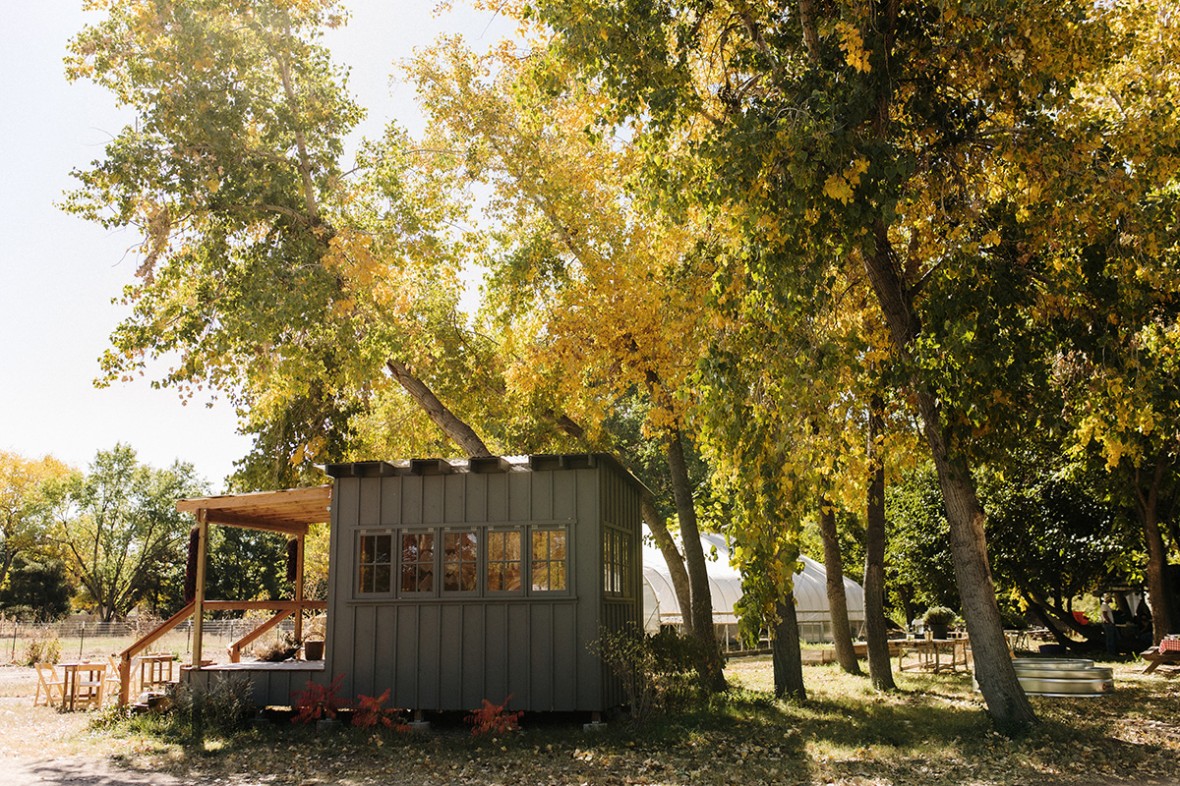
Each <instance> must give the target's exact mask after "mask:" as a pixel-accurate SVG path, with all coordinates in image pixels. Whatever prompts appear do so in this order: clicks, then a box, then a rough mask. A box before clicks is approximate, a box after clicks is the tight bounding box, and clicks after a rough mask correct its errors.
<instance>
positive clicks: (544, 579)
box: [532, 529, 566, 592]
mask: <svg viewBox="0 0 1180 786" xmlns="http://www.w3.org/2000/svg"><path fill="white" fill-rule="evenodd" d="M565 538H566V535H565V530H564V529H535V530H533V538H532V547H533V553H532V588H533V589H534V590H535V591H538V592H556V591H559V590H564V589H565V588H566V575H565V574H566V565H565V552H566V549H565Z"/></svg>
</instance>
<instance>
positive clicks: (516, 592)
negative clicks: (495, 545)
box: [480, 525, 529, 598]
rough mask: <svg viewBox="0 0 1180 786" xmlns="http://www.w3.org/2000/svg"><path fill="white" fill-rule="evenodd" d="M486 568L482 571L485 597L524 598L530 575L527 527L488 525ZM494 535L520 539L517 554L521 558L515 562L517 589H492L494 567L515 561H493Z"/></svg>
mask: <svg viewBox="0 0 1180 786" xmlns="http://www.w3.org/2000/svg"><path fill="white" fill-rule="evenodd" d="M484 533H485V534H486V537H485V538H484V551H483V553H484V567H483V570H482V571H481V574H480V575H481V576H482V577H483V586H482V590H483V593H484V596H485V597H489V598H520V597H524V596H525V595H526V594H527V592H526V587H527V585H528V583H529V573H528V562H529V561H528V545H527V541H528V533H527V529H526V528H525V527H520V526H507V525H499V526H497V525H488V526H486V527H484ZM494 535H516V537H517V539H518V543H517V552H518V553H519V557H518V558H517V559H516V560H515V563H516V565H517V581H518V586H517V588H516V589H492V587H491V570H492V565H510V564H512V563H513V562H514V561H513V560H493V559H492V553H491V550H492V537H493V536H494Z"/></svg>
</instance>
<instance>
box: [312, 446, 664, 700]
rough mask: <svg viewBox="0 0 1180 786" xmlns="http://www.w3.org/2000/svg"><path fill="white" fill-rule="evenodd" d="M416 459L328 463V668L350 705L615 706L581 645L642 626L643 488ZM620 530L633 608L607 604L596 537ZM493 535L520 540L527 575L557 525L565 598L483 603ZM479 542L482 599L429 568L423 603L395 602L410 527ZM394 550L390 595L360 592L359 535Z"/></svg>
mask: <svg viewBox="0 0 1180 786" xmlns="http://www.w3.org/2000/svg"><path fill="white" fill-rule="evenodd" d="M500 461H501V462H502V463H501V464H500V465H497V466H495V467H493V468H492V469H491V471H489V470H488V468H487V467H488V465H487V464H477V463H475V462H472V464H471V465H470V466H469V465H467V464H462V463H454V464H446V463H444V462H427V461H422V462H411V464H410V465H409V467H408V468H407V467H405V466H394V465H392V464H377V463H366V464H354V465H333V466H332V467H330V468H329V474H333V475H334V477H335V478H336V480H335V488H334V491H333V505H332V526H331V546H330V548H331V562H330V565H331V577H330V579H329V581H330V595H329V615H328V620H329V621H328V631H327V638H328V645H327V652H326V659H327V667H328V669H329V671H330V673H331V674H332V675H337V674H343V675H344V686H343V693H344V695H346V696H357V695H361V694H363V695H369V696H377V695H380V694H381V693H382V692H383V691H384V690H385V689H387V688H388V689H390V690H391V694H392V695H391V700H390V705H391V706H396V707H403V708H407V709H412V710H444V711H447V710H470V709H473V708H475V707H478V706H480V703H481V702H482V700H483V699H485V698H486V699H488V700H490V701H492V702H495V703H499V702H501V701H503V700H504V699H505V698H507V697H508V696H511V702H510V707H511V708H512V709H524V710H529V711H601V710H605V709H608V708H609V707H612V706H617V705H619V704H621V703H622V702H623V698H622V695H621V689H620V687H619V685H618V684H617V680H615V679H614V678H613V677H612V676H611V675H610V674H609V673H608V672H607V671H606V670H605V669H604V667H603V666H602V663H601V661H600V660H599V658H598V657H597V655H595V654H594V653H593V652H592V651H591V648H590V644H591V642H593V641H594V640H596V639H597V638H598V637H599V631H600V629H601V628H603V627H606V628H609V629H617V628H619V627H622V626H624V625H627V624H635V625H638V623H639V618H640V608H639V603H640V602H641V600H640V597H641V596H640V592H639V588H640V587H641V583H640V582H641V581H642V565H641V564H640V559H641V558H640V548H639V538H640V514H639V485H638V482H637V481H636V480H635V479H634V478H633V477H632V476H630V475H629V474H628V473H626V472H625V470H623V469H622V468H621V467H620V466H618V465H617V464H616V463H615V462H614V461H613V460H609V459H608V458H607V457H600V456H578V457H530V458H529V459H528V463H517V464H511V465H510V464H508V462H506V461H504V460H500ZM608 527H609V528H612V529H615V530H617V531H620V532H625V533H628V537H629V538H630V539H631V540H632V542H633V544H634V546H633V548H632V550H631V553H632V555H633V556H632V559H631V564H630V565H629V568H630V570H629V576H630V577H629V579H628V582H627V583H628V585H629V586H630V587H631V588H632V591H631V593H630V595H631V596H632V597H618V596H617V595H618V593H615V594H614V595H615V596H612V597H609V598H607V597H605V596H604V592H603V583H604V578H603V548H604V547H603V537H604V532H605V531H606V529H607V528H608ZM489 528H492V529H495V528H509V529H519V531H520V532H521V533H522V535H521V537H522V543H523V544H524V545H525V548H526V553H525V554H524V555H523V560H524V563H525V567H526V568H527V565H528V554H527V548H528V541H529V533H530V532H531V531H532V529H534V528H536V529H552V528H562V529H564V530H565V531H566V533H567V540H566V549H567V553H566V563H565V564H566V589H565V590H563V591H551V592H538V591H534V590H532V589H531V587H530V586H529V585H528V574H527V571H526V572H525V573H524V575H522V581H523V583H524V585H525V586H524V587H523V589H522V591H521V592H520V593H519V594H508V593H492V592H488V591H487V586H486V582H485V576H486V567H487V551H486V533H487V531H488V529H489ZM448 529H453V530H468V529H474V530H475V531H476V532H477V533H479V541H480V542H479V549H478V553H479V558H478V563H477V564H478V570H477V574H478V576H479V580H478V586H477V590H476V591H475V592H470V593H453V594H448V593H445V592H442V590H441V587H440V586H438V585H439V583H440V582H441V580H442V577H441V575H439V574H438V572H437V571H436V575H435V577H434V582H435V587H434V590H433V592H431V593H429V594H428V595H427V594H426V593H424V594H423V595H417V594H405V595H400V596H399V593H397V592H396V589H397V587H396V585H397V569H396V568H397V557H396V552H397V551H399V548H398V541H397V537H398V535H399V534H400V533H401V532H403V531H407V530H423V531H426V530H429V531H432V532H434V533H436V540H435V544H434V548H435V552H436V555H435V557H434V559H435V562H434V564H435V566H438V565H439V564H440V563H439V561H438V560H439V557H438V556H437V553H438V552H440V551H441V550H442V543H441V536H442V533H444V532H446V531H448ZM385 532H388V533H390V534H391V535H392V537H393V541H392V542H393V543H394V552H395V556H394V578H393V584H394V591H393V592H390V593H389V594H388V595H387V596H385V595H383V596H379V597H373V596H370V595H364V594H362V593H360V592H359V591H358V584H359V582H358V570H359V568H358V560H359V555H358V545H357V544H358V543H359V538H360V535H361V534H362V533H385Z"/></svg>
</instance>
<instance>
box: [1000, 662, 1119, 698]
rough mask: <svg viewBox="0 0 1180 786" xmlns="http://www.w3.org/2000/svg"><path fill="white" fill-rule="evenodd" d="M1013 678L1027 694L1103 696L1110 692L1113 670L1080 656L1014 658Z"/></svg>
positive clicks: (1111, 690)
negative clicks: (1014, 671) (1014, 675)
mask: <svg viewBox="0 0 1180 786" xmlns="http://www.w3.org/2000/svg"><path fill="white" fill-rule="evenodd" d="M1012 665H1013V666H1015V667H1016V678H1017V679H1018V680H1019V681H1020V686H1021V687H1022V688H1024V692H1025V693H1027V694H1029V695H1030V696H1104V695H1106V694H1108V693H1113V692H1114V674H1113V672H1112V671H1111V670H1110V669H1109V668H1107V667H1105V666H1095V665H1094V661H1092V660H1084V659H1081V658H1016V659H1015V660H1014V661H1013V662H1012Z"/></svg>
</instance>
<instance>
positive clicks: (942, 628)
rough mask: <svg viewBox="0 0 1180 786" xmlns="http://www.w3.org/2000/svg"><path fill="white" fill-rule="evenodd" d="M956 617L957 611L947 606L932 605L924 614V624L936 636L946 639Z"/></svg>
mask: <svg viewBox="0 0 1180 786" xmlns="http://www.w3.org/2000/svg"><path fill="white" fill-rule="evenodd" d="M954 619H955V612H954V611H952V610H951V609H948V608H947V607H946V606H931V607H930V608H928V609H926V613H925V614H923V615H922V624H923V626H925V628H926V630H927V631H928V632H930V634H931V635H932V636H933V637H934V638H936V639H945V638H947V634H948V628H949V627H950V624H951V622H952V621H953V620H954Z"/></svg>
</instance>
